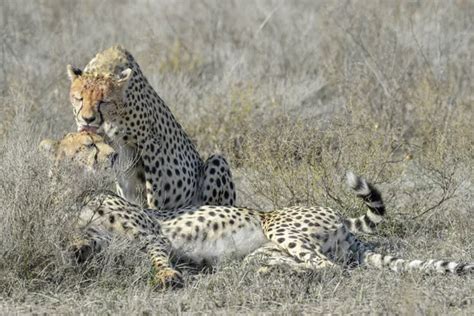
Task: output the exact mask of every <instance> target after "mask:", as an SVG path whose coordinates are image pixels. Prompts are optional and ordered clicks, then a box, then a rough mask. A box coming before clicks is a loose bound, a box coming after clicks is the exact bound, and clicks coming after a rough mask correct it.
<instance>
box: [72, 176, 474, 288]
mask: <svg viewBox="0 0 474 316" xmlns="http://www.w3.org/2000/svg"><path fill="white" fill-rule="evenodd" d="M348 184H349V186H350V187H351V188H352V189H353V190H354V191H355V193H356V194H357V195H358V196H359V197H361V198H362V199H363V200H364V201H365V202H366V205H367V206H368V211H367V213H366V214H365V215H363V216H361V217H359V218H354V219H353V218H351V219H344V218H342V217H341V216H340V215H339V213H338V212H336V211H334V210H332V209H330V208H327V207H319V206H314V207H300V206H298V207H289V208H283V209H279V210H274V211H270V212H263V211H258V210H254V209H247V208H240V207H234V206H210V205H206V206H195V207H194V206H191V207H186V208H180V209H174V210H161V211H156V210H152V209H142V208H140V207H138V206H136V205H133V204H132V203H130V202H127V201H126V200H124V199H123V198H121V197H119V196H117V195H113V194H108V193H107V194H106V193H101V194H98V195H96V196H94V197H93V198H92V199H91V200H89V201H88V202H87V203H86V205H85V206H84V207H83V209H82V211H81V212H80V219H79V223H78V225H79V227H81V228H82V229H83V230H84V232H85V236H86V237H85V238H84V239H83V240H82V241H81V242H80V243H79V244H77V245H74V246H73V250H74V253H75V255H76V258H77V260H78V261H80V262H83V261H85V260H87V259H88V257H89V256H90V255H92V254H93V253H95V252H96V251H98V250H100V249H102V248H103V247H105V246H106V245H107V243H108V241H109V238H110V234H120V235H124V236H126V237H128V238H130V239H132V240H135V241H138V243H139V244H140V246H141V247H142V249H145V250H146V252H147V253H148V254H149V257H150V259H151V261H152V264H153V267H154V271H155V281H156V282H157V283H158V284H160V285H163V286H177V285H181V284H182V282H183V281H182V276H181V273H180V272H179V271H177V270H176V269H175V268H173V260H174V259H173V258H180V259H186V260H190V261H192V262H195V263H197V264H203V263H206V264H208V265H209V264H213V263H215V262H216V261H219V260H221V259H222V258H224V257H245V256H247V259H248V258H252V257H254V256H257V255H262V256H263V257H264V259H265V260H264V262H263V264H262V267H263V268H265V269H266V268H269V267H273V266H279V265H286V266H289V267H290V268H292V269H295V270H297V271H301V270H307V269H310V270H318V269H322V268H325V267H331V266H335V265H338V266H343V267H345V266H351V267H353V266H358V265H367V266H371V267H376V268H389V269H391V270H394V271H411V270H421V271H435V272H439V273H459V274H460V273H466V272H472V271H473V270H474V263H469V264H467V263H456V262H449V261H443V260H427V261H423V260H411V261H409V260H405V259H400V258H396V257H394V256H391V255H382V254H379V253H376V252H373V251H372V250H370V249H369V248H368V247H367V246H366V245H365V244H364V243H363V242H361V241H360V240H358V239H357V237H356V236H355V235H354V233H355V232H358V231H363V232H373V228H374V227H375V225H376V224H377V223H378V222H380V221H381V220H382V216H383V214H384V211H385V207H384V204H383V202H382V199H381V196H380V193H379V192H378V191H377V190H376V189H375V188H374V187H373V186H372V185H370V184H369V183H367V182H366V181H365V180H364V179H362V178H359V177H357V176H355V175H353V174H352V173H349V174H348Z"/></svg>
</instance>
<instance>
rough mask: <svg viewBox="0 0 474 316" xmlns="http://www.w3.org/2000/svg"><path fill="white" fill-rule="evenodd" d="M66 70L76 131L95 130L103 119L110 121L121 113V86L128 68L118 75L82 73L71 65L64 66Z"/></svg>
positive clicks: (125, 80) (122, 86)
mask: <svg viewBox="0 0 474 316" xmlns="http://www.w3.org/2000/svg"><path fill="white" fill-rule="evenodd" d="M67 72H68V76H69V79H70V80H71V89H70V93H69V97H70V100H71V104H72V106H73V112H74V116H75V119H76V124H77V129H78V131H79V132H81V131H89V132H96V131H97V130H98V129H99V128H100V127H101V126H102V124H104V123H105V122H114V121H116V120H117V119H118V118H119V117H121V116H122V115H121V114H122V113H121V112H122V111H123V110H124V107H123V100H124V90H125V89H126V87H127V85H128V81H129V79H130V77H131V75H132V70H131V69H130V68H128V69H125V70H124V71H122V72H121V73H120V74H119V75H118V76H116V75H111V74H89V73H83V72H82V71H81V70H80V69H78V68H74V67H72V66H71V65H68V66H67Z"/></svg>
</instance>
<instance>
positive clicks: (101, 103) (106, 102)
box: [99, 100, 110, 106]
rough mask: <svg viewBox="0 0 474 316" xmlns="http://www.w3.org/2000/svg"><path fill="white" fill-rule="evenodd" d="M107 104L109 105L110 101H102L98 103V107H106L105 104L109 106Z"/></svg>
mask: <svg viewBox="0 0 474 316" xmlns="http://www.w3.org/2000/svg"><path fill="white" fill-rule="evenodd" d="M109 103H110V101H107V100H102V101H99V106H101V105H107V104H109Z"/></svg>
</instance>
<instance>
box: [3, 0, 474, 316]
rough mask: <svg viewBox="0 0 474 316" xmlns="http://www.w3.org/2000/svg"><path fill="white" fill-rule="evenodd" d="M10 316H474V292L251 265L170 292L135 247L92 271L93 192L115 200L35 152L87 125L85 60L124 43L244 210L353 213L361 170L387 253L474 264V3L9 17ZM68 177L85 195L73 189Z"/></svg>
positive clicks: (467, 282) (183, 4)
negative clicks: (84, 220)
mask: <svg viewBox="0 0 474 316" xmlns="http://www.w3.org/2000/svg"><path fill="white" fill-rule="evenodd" d="M0 8H1V14H0V25H1V30H2V32H0V36H1V41H0V48H1V49H0V60H1V68H0V89H1V91H0V118H1V119H0V179H2V180H1V181H0V214H1V220H0V308H1V309H2V310H3V312H5V313H11V312H18V311H20V312H53V313H66V314H68V313H78V312H82V313H86V314H100V313H129V312H133V313H144V314H149V313H193V312H210V313H232V314H234V313H251V314H253V313H269V314H273V313H282V314H294V313H302V312H305V313H328V312H334V313H355V312H365V313H367V312H387V313H398V314H400V313H402V314H414V313H415V314H420V313H421V314H423V313H428V314H433V313H434V314H448V313H449V314H453V313H459V314H470V313H472V312H473V310H474V308H473V304H474V303H473V297H474V293H473V290H472V289H473V288H474V283H473V280H472V278H469V277H468V278H460V277H446V276H417V275H397V274H393V273H382V272H379V271H377V272H375V273H374V272H373V271H372V272H371V271H366V270H364V269H359V270H356V271H354V272H352V273H351V275H350V276H347V275H339V274H336V275H334V274H331V273H330V272H324V273H314V274H308V275H304V276H298V275H293V274H291V273H290V274H287V273H286V274H285V273H284V272H281V273H280V274H275V275H272V276H270V277H265V278H262V277H259V276H256V275H255V274H254V273H252V272H249V271H247V269H244V268H241V267H240V265H239V263H238V262H229V263H224V264H222V266H220V267H219V268H218V269H217V272H216V273H214V274H211V275H198V276H196V275H189V276H188V284H189V285H188V286H187V287H186V288H185V289H183V290H179V291H174V292H154V291H152V290H151V289H149V288H148V286H147V273H148V271H149V267H148V265H147V262H146V260H141V259H143V258H142V257H143V255H142V254H140V253H133V254H129V253H128V252H127V251H129V250H128V249H129V247H128V246H127V243H126V241H118V242H117V243H114V247H112V248H111V249H109V250H108V251H107V252H106V253H104V254H101V256H99V257H98V258H96V259H95V261H94V262H93V263H91V264H90V265H89V266H88V267H79V268H78V267H75V266H74V265H72V264H71V263H70V260H69V259H68V255H67V252H66V251H65V245H66V244H67V242H68V240H70V238H71V230H72V228H71V224H70V223H71V219H72V218H73V217H74V214H75V211H77V203H76V200H77V197H78V196H79V195H80V194H81V193H82V191H83V190H84V189H86V188H103V187H107V186H109V185H110V183H111V182H112V181H113V179H112V178H111V176H110V175H106V174H100V173H99V174H97V177H94V178H91V177H87V176H85V175H84V174H83V173H82V172H81V171H77V170H70V169H67V168H64V170H62V173H61V174H60V177H59V179H58V181H57V182H56V184H55V185H52V184H51V181H50V180H49V179H48V177H47V172H48V168H49V164H48V162H47V161H45V160H46V159H45V158H44V157H42V156H41V154H40V153H39V152H38V151H37V145H38V143H39V141H40V140H41V139H43V138H46V137H56V138H59V137H62V136H63V135H64V134H65V133H66V132H69V131H72V130H75V126H74V121H73V116H72V111H71V108H70V105H69V103H68V98H67V94H68V89H69V81H68V79H67V76H66V65H67V64H68V63H71V64H74V65H75V66H79V67H83V66H85V65H86V64H87V62H88V61H89V60H90V59H91V58H92V57H93V56H94V55H95V54H96V53H97V52H98V51H100V50H102V49H105V48H107V47H109V46H111V45H114V44H117V43H119V44H121V45H123V46H125V47H126V48H127V49H129V50H130V51H131V53H132V54H133V55H134V56H135V58H136V59H137V61H138V62H139V64H140V66H141V68H142V70H143V71H144V73H145V75H146V76H147V77H148V79H149V81H150V82H151V84H152V85H153V87H154V88H155V89H156V90H157V91H158V93H159V94H160V96H161V97H163V98H164V100H166V102H167V103H168V105H169V106H170V108H171V109H172V111H173V113H174V114H175V115H176V117H177V118H178V120H179V121H180V122H181V123H182V125H183V126H184V128H185V129H186V131H187V132H188V134H189V135H190V136H191V137H192V138H193V140H194V141H195V143H196V144H197V146H198V148H199V150H200V152H201V153H202V154H203V156H206V155H209V154H211V153H213V152H217V151H218V152H223V153H224V154H225V155H226V156H227V157H228V158H229V161H230V163H231V166H232V168H233V170H234V176H235V178H236V184H237V189H238V204H239V205H243V206H249V207H258V208H262V209H271V208H275V207H282V206H288V205H294V204H303V205H313V204H316V203H318V204H325V205H329V206H332V207H337V208H339V209H341V211H342V212H343V213H344V214H347V215H355V214H359V213H360V212H361V211H362V212H363V211H365V210H361V205H360V204H359V203H358V202H357V201H356V199H354V198H353V197H352V196H351V194H350V192H348V190H347V189H346V188H344V186H343V182H342V176H343V174H344V172H345V171H346V170H353V171H354V172H356V173H358V174H361V175H364V176H365V177H366V178H367V179H370V180H372V181H373V182H375V183H376V184H377V185H378V186H379V187H380V188H381V190H382V193H383V194H384V197H385V200H386V202H387V205H388V216H387V217H388V219H387V221H386V222H385V223H384V224H383V225H382V226H381V228H380V233H379V236H378V237H375V238H374V237H373V238H370V240H371V241H372V242H374V243H375V244H376V245H379V246H380V247H381V248H383V249H386V250H387V251H392V252H395V253H397V254H400V255H404V256H407V257H408V258H418V257H422V258H428V257H435V258H445V259H453V260H461V261H474V251H473V249H474V247H473V243H474V238H473V237H474V234H473V231H472V227H473V225H474V220H473V216H472V205H473V186H472V181H473V169H472V166H473V139H474V138H473V130H474V128H473V127H474V126H473V109H472V107H473V103H474V98H473V94H472V91H474V90H473V88H474V79H473V73H474V63H473V56H472V54H473V52H474V27H473V25H474V23H473V22H474V2H472V1H393V2H389V1H370V2H368V1H297V2H296V1H256V2H255V1H125V0H116V1H101V2H98V1H61V2H57V1H51V0H49V1H46V0H43V1H34V2H33V1H27V0H20V1H16V0H15V1H13V0H4V1H2V2H1V3H0ZM71 179H74V180H75V181H74V184H73V185H71V182H70V181H71Z"/></svg>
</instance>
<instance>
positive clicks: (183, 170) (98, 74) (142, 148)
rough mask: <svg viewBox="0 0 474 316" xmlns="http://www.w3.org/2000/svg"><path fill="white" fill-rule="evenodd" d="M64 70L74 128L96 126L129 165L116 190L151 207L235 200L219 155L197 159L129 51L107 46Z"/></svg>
mask: <svg viewBox="0 0 474 316" xmlns="http://www.w3.org/2000/svg"><path fill="white" fill-rule="evenodd" d="M67 71H68V75H69V78H70V80H71V89H70V100H71V103H72V105H73V112H74V116H75V119H76V123H77V128H78V130H79V131H90V132H97V131H99V132H100V131H102V130H103V131H104V132H105V134H106V135H107V136H108V137H109V138H110V140H111V141H112V147H114V148H115V149H116V150H117V152H118V154H119V156H120V159H121V160H122V161H129V162H130V163H129V167H128V168H127V169H126V170H125V171H124V172H123V173H122V174H121V175H120V176H118V177H117V180H118V181H117V182H118V186H117V191H118V193H119V195H121V196H123V197H124V198H126V199H127V200H129V201H133V202H136V203H139V204H146V206H147V207H149V208H155V209H156V208H157V209H164V208H167V209H170V208H179V207H183V206H187V205H202V204H212V205H233V204H234V202H235V199H236V194H235V188H234V183H233V181H232V175H231V172H230V168H229V165H228V163H227V161H226V159H225V158H224V157H222V156H220V155H212V156H210V157H209V158H208V159H207V160H206V161H205V162H204V161H203V160H202V159H201V157H200V155H199V153H198V152H197V151H196V149H195V147H194V144H193V143H192V141H191V140H190V139H189V137H188V136H187V135H186V133H185V132H184V130H183V128H182V127H181V125H180V124H179V123H178V122H177V121H176V119H175V118H174V116H173V114H172V113H171V111H170V109H169V108H168V107H167V106H166V104H165V103H164V101H163V100H162V99H161V98H160V97H159V96H158V94H157V93H156V92H155V90H154V89H153V87H152V86H151V85H150V83H149V82H148V80H147V79H146V78H145V76H144V75H143V73H142V71H141V70H140V67H139V66H138V64H137V62H136V61H135V59H134V58H133V57H132V55H131V54H130V53H129V52H128V51H126V50H125V49H124V48H122V47H120V46H115V47H111V48H109V49H107V50H105V51H103V52H100V53H98V54H97V55H96V56H95V57H94V58H93V59H92V60H91V61H90V62H89V63H88V65H87V66H86V67H85V69H84V71H82V70H80V69H78V68H74V67H72V66H70V65H68V67H67ZM137 192H144V193H142V194H139V193H137ZM137 195H138V196H137ZM143 195H146V196H143ZM143 200H146V201H147V202H146V203H142V202H141V201H143Z"/></svg>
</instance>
